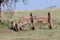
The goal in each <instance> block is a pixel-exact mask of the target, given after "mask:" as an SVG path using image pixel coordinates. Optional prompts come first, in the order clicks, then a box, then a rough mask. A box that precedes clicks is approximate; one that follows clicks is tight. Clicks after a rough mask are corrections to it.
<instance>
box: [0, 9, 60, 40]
mask: <svg viewBox="0 0 60 40" xmlns="http://www.w3.org/2000/svg"><path fill="white" fill-rule="evenodd" d="M30 11H31V12H32V13H33V15H36V16H47V12H48V11H49V12H51V13H52V16H53V18H54V19H55V20H56V23H55V24H54V25H53V27H52V28H53V29H49V28H48V26H42V28H41V29H40V28H39V27H38V26H35V28H36V29H35V30H34V31H33V30H28V31H19V32H15V31H13V30H10V29H9V27H6V24H0V40H60V21H59V20H60V8H52V9H41V10H40V9H39V10H29V11H28V10H26V11H17V12H16V14H15V15H14V17H13V18H14V19H17V18H19V17H20V16H29V13H30ZM3 17H4V16H3ZM4 18H5V17H4Z"/></svg>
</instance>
